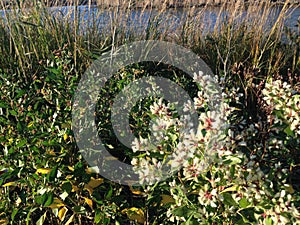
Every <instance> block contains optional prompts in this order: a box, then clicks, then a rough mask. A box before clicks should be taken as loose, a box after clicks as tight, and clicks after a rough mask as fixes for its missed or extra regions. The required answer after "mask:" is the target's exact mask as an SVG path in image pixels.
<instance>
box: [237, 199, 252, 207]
mask: <svg viewBox="0 0 300 225" xmlns="http://www.w3.org/2000/svg"><path fill="white" fill-rule="evenodd" d="M239 205H240V207H241V208H243V209H244V208H247V207H248V206H249V205H250V203H249V202H248V201H247V199H246V198H242V199H241V200H240V201H239Z"/></svg>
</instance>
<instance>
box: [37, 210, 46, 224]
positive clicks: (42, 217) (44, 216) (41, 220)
mask: <svg viewBox="0 0 300 225" xmlns="http://www.w3.org/2000/svg"><path fill="white" fill-rule="evenodd" d="M46 217H47V212H45V213H44V215H42V216H41V217H40V219H39V220H38V221H37V222H36V225H43V224H44V222H45V220H46Z"/></svg>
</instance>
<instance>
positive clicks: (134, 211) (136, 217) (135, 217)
mask: <svg viewBox="0 0 300 225" xmlns="http://www.w3.org/2000/svg"><path fill="white" fill-rule="evenodd" d="M122 213H123V214H126V215H127V217H128V219H130V220H131V221H136V222H138V223H140V224H144V222H145V214H144V211H143V210H142V209H140V208H136V207H132V208H129V209H123V210H122Z"/></svg>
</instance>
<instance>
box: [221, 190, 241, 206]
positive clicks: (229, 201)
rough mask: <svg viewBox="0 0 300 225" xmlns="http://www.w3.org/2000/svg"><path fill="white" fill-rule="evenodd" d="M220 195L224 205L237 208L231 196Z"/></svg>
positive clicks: (227, 194) (226, 194)
mask: <svg viewBox="0 0 300 225" xmlns="http://www.w3.org/2000/svg"><path fill="white" fill-rule="evenodd" d="M222 195H223V197H224V203H225V204H226V205H230V206H237V205H238V204H237V203H236V201H235V200H234V199H233V198H232V196H231V194H229V193H223V194H222Z"/></svg>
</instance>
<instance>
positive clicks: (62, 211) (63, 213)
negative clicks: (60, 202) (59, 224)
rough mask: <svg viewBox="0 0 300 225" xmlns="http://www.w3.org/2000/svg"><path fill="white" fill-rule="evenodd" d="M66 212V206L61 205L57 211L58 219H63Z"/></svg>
mask: <svg viewBox="0 0 300 225" xmlns="http://www.w3.org/2000/svg"><path fill="white" fill-rule="evenodd" d="M67 212H68V208H67V207H63V208H61V209H60V210H59V211H58V215H57V216H58V218H59V220H60V221H63V220H64V219H65V217H66V214H67Z"/></svg>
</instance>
